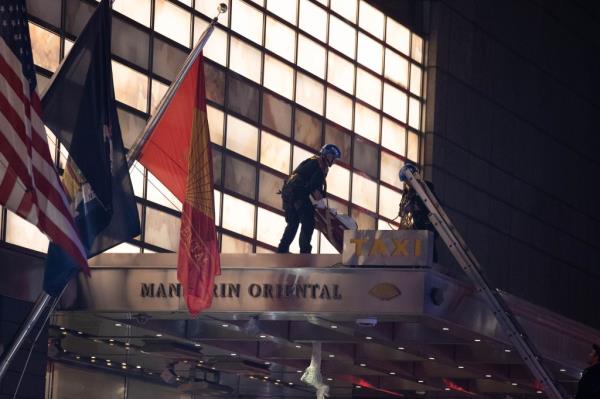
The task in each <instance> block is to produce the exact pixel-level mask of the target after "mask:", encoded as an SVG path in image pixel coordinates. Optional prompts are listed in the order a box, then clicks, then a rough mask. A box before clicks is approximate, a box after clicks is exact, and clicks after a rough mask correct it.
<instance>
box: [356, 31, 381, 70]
mask: <svg viewBox="0 0 600 399" xmlns="http://www.w3.org/2000/svg"><path fill="white" fill-rule="evenodd" d="M357 61H358V62H360V63H361V64H363V65H364V66H366V67H367V68H369V69H370V70H372V71H374V72H377V73H379V74H380V73H381V72H382V67H383V46H382V45H381V44H379V43H377V42H376V41H375V40H373V39H371V38H370V37H368V36H367V35H365V34H364V33H359V34H358V56H357Z"/></svg>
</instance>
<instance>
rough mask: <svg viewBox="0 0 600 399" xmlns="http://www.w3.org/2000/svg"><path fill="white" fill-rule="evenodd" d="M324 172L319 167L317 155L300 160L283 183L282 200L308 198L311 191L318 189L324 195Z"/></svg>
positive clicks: (325, 184) (325, 186)
mask: <svg viewBox="0 0 600 399" xmlns="http://www.w3.org/2000/svg"><path fill="white" fill-rule="evenodd" d="M326 174H327V173H326V172H323V168H321V165H320V162H319V157H318V156H313V157H310V158H308V159H306V160H304V161H302V162H301V163H300V165H298V167H297V168H296V169H294V172H292V174H291V176H290V177H289V178H288V179H287V180H286V182H285V184H284V185H283V188H282V190H281V194H282V196H283V200H284V201H297V200H309V195H310V193H312V192H313V191H320V192H321V194H322V195H323V196H325V192H326V191H327V182H326V180H325V176H326Z"/></svg>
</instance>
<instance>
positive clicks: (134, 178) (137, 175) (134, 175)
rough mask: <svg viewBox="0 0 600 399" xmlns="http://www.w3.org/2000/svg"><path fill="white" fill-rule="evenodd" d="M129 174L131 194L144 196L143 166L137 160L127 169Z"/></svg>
mask: <svg viewBox="0 0 600 399" xmlns="http://www.w3.org/2000/svg"><path fill="white" fill-rule="evenodd" d="M129 176H130V177H131V185H132V186H133V194H134V195H136V196H138V197H141V198H143V197H144V167H143V166H142V164H141V163H139V162H138V161H135V162H134V163H133V165H131V169H129Z"/></svg>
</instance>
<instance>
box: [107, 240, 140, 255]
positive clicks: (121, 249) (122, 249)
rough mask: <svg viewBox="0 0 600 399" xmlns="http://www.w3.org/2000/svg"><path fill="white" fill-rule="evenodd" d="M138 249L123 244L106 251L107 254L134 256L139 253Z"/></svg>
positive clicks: (131, 245) (125, 243)
mask: <svg viewBox="0 0 600 399" xmlns="http://www.w3.org/2000/svg"><path fill="white" fill-rule="evenodd" d="M140 252H141V251H140V247H136V246H135V245H133V244H129V243H127V242H124V243H122V244H119V245H117V246H114V247H112V248H110V249H107V250H106V253H107V254H132V253H133V254H135V253H140Z"/></svg>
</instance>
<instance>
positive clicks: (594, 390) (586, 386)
mask: <svg viewBox="0 0 600 399" xmlns="http://www.w3.org/2000/svg"><path fill="white" fill-rule="evenodd" d="M587 364H588V366H589V367H588V368H586V369H585V370H584V371H583V374H582V376H581V379H580V380H579V384H578V385H577V396H576V397H575V399H600V346H598V345H596V344H594V345H592V351H591V352H590V353H589V355H588V358H587Z"/></svg>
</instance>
